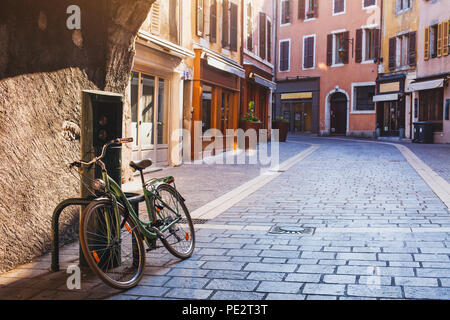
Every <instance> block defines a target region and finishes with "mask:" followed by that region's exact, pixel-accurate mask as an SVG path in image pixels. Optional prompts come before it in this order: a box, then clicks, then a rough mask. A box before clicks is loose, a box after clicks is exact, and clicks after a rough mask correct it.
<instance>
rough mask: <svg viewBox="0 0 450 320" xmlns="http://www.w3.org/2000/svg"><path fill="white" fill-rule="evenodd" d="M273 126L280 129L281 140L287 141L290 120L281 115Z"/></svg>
mask: <svg viewBox="0 0 450 320" xmlns="http://www.w3.org/2000/svg"><path fill="white" fill-rule="evenodd" d="M272 128H273V129H278V130H280V142H286V138H287V134H288V131H289V120H286V119H285V118H284V117H281V116H279V117H276V118H275V121H273V123H272Z"/></svg>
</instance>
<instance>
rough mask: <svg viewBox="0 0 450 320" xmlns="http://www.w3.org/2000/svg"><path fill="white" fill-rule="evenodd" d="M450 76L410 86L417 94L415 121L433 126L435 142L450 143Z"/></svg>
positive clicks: (426, 80)
mask: <svg viewBox="0 0 450 320" xmlns="http://www.w3.org/2000/svg"><path fill="white" fill-rule="evenodd" d="M448 79H449V75H448V74H444V75H443V74H440V75H435V76H428V77H422V78H418V79H416V81H414V82H413V83H411V84H410V85H409V89H410V90H411V91H414V92H415V95H416V100H415V110H414V117H415V121H427V122H430V123H432V125H433V133H434V142H435V143H450V110H449V109H450V90H449V89H448V82H449V80H448Z"/></svg>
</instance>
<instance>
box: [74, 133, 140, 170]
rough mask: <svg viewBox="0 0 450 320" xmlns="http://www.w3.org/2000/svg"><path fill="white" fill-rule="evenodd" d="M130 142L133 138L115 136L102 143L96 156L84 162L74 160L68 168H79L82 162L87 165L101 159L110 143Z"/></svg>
mask: <svg viewBox="0 0 450 320" xmlns="http://www.w3.org/2000/svg"><path fill="white" fill-rule="evenodd" d="M130 142H133V138H117V139H114V140H111V141H108V142H107V143H105V144H104V145H103V148H102V153H101V154H100V155H99V156H98V157H95V158H94V159H92V160H91V161H89V162H86V161H83V160H79V161H74V162H72V163H71V164H69V168H73V167H78V168H80V167H81V165H82V164H84V165H86V166H89V165H91V164H93V163H96V162H97V161H98V160H101V159H103V157H104V156H105V152H106V149H107V148H108V147H109V146H110V145H112V144H123V143H130Z"/></svg>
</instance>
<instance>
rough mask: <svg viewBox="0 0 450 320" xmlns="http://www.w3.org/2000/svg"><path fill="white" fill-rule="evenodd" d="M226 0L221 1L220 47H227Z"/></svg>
mask: <svg viewBox="0 0 450 320" xmlns="http://www.w3.org/2000/svg"><path fill="white" fill-rule="evenodd" d="M228 36H229V23H228V0H223V1H222V47H223V48H226V47H228V46H229V44H230V43H229V41H228Z"/></svg>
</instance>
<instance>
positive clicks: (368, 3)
mask: <svg viewBox="0 0 450 320" xmlns="http://www.w3.org/2000/svg"><path fill="white" fill-rule="evenodd" d="M376 4H377V0H363V9H367V8H368V7H372V6H375V5H376Z"/></svg>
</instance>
